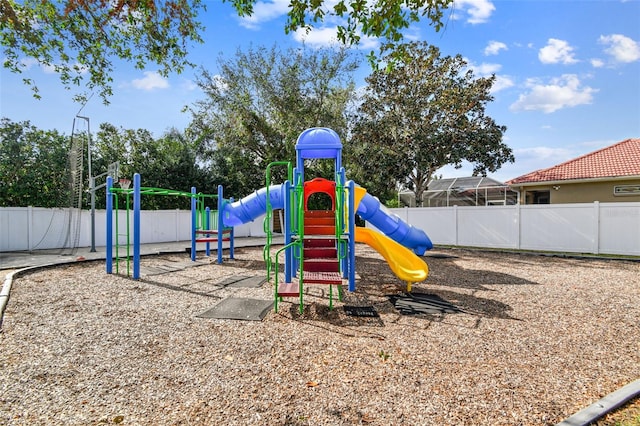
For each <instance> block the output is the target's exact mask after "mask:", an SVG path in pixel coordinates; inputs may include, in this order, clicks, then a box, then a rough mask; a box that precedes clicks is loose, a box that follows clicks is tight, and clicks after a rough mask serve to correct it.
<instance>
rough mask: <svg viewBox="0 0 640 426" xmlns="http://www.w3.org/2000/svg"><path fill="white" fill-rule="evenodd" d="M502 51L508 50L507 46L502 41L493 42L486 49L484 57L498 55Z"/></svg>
mask: <svg viewBox="0 0 640 426" xmlns="http://www.w3.org/2000/svg"><path fill="white" fill-rule="evenodd" d="M501 50H508V48H507V45H506V44H504V43H503V42H501V41H495V40H491V41H490V42H489V44H488V45H487V47H485V48H484V55H485V56H489V55H497V54H498V53H500V51H501Z"/></svg>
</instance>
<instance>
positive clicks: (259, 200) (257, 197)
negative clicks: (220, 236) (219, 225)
mask: <svg viewBox="0 0 640 426" xmlns="http://www.w3.org/2000/svg"><path fill="white" fill-rule="evenodd" d="M285 196H286V189H285V186H284V185H271V186H270V187H269V202H270V203H271V207H272V208H274V209H282V208H284V202H285ZM266 211H267V188H262V189H260V190H258V191H255V192H254V193H253V194H251V195H247V196H246V197H244V198H242V199H241V200H238V201H236V202H234V203H227V204H225V206H224V209H223V211H222V220H223V222H224V226H238V225H242V224H243V223H247V222H251V221H253V220H255V219H256V218H258V217H260V216H262V215H263V214H265V213H266Z"/></svg>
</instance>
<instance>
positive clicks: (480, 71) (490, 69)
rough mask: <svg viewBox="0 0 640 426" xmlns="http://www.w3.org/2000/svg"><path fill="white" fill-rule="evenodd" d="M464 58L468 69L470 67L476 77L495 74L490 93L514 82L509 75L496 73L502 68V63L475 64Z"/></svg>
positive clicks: (507, 86)
mask: <svg viewBox="0 0 640 426" xmlns="http://www.w3.org/2000/svg"><path fill="white" fill-rule="evenodd" d="M464 60H465V61H466V62H467V64H468V67H469V69H471V70H472V71H473V72H474V74H476V75H477V76H478V77H490V76H491V75H494V74H495V76H496V79H495V81H494V83H493V86H491V93H496V92H499V91H501V90H504V89H507V88H509V87H511V86H513V84H514V83H513V80H512V79H511V77H509V76H506V75H498V74H497V72H498V71H500V69H502V65H500V64H492V63H487V62H483V63H482V64H480V65H475V64H473V63H472V62H471V60H469V59H468V58H464Z"/></svg>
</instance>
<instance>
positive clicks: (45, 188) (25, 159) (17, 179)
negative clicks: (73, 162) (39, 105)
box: [0, 118, 70, 207]
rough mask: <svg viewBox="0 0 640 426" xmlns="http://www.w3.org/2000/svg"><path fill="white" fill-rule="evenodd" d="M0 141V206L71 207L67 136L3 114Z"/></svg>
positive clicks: (0, 125) (0, 121) (0, 124)
mask: <svg viewBox="0 0 640 426" xmlns="http://www.w3.org/2000/svg"><path fill="white" fill-rule="evenodd" d="M0 141H1V143H0V176H2V179H0V206H3V207H26V206H36V207H68V190H67V153H68V150H69V145H70V143H69V139H68V138H67V137H65V136H64V135H61V134H59V133H58V132H57V131H55V130H54V131H42V130H38V129H37V128H36V127H34V126H32V125H31V124H30V122H29V121H24V122H21V123H14V122H12V121H10V120H9V119H7V118H3V119H2V120H0Z"/></svg>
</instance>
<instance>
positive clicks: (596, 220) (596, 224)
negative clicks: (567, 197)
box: [591, 201, 600, 254]
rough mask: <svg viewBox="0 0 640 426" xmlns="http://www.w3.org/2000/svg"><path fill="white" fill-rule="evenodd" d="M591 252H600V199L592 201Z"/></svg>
mask: <svg viewBox="0 0 640 426" xmlns="http://www.w3.org/2000/svg"><path fill="white" fill-rule="evenodd" d="M592 232H593V246H592V248H591V251H592V252H593V254H599V253H600V201H594V202H593V231H592Z"/></svg>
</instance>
